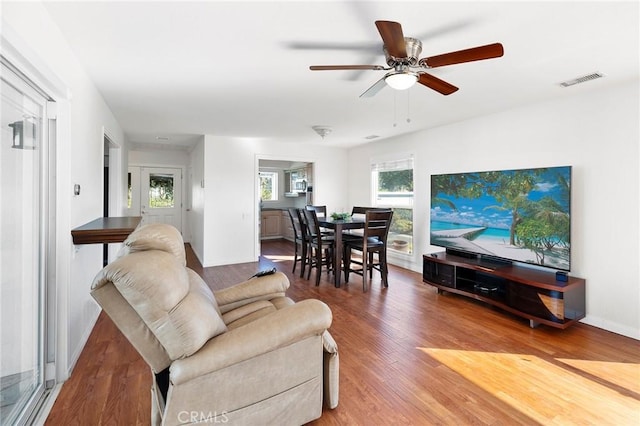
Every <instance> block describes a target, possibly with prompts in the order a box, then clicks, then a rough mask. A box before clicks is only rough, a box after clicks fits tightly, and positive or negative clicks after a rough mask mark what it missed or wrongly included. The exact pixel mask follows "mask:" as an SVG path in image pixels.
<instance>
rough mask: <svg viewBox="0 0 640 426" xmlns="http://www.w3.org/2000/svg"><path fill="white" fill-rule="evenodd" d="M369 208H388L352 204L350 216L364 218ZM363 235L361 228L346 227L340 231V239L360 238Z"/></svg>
mask: <svg viewBox="0 0 640 426" xmlns="http://www.w3.org/2000/svg"><path fill="white" fill-rule="evenodd" d="M370 210H382V211H384V210H389V209H388V208H381V207H364V206H353V208H352V209H351V218H352V219H365V215H366V214H367V212H368V211H370ZM363 235H364V230H363V229H347V230H345V231H342V239H343V240H347V239H354V238H362V236H363Z"/></svg>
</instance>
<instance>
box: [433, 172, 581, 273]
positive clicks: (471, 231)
mask: <svg viewBox="0 0 640 426" xmlns="http://www.w3.org/2000/svg"><path fill="white" fill-rule="evenodd" d="M570 206H571V167H570V166H565V167H548V168H535V169H520V170H501V171H490V172H473V173H454V174H442V175H432V176H431V218H430V225H431V230H430V232H431V244H432V245H437V246H441V247H448V248H451V249H457V250H462V251H465V252H471V253H477V254H481V255H485V256H492V257H499V258H505V259H510V260H514V261H518V262H523V263H531V264H536V265H541V266H546V267H550V268H556V269H562V270H567V271H568V270H569V268H570V257H571V256H570V253H571V241H570V238H571V219H570V216H571V209H570Z"/></svg>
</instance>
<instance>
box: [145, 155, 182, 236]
mask: <svg viewBox="0 0 640 426" xmlns="http://www.w3.org/2000/svg"><path fill="white" fill-rule="evenodd" d="M140 216H142V223H143V224H147V223H168V224H170V225H173V226H175V227H176V228H178V230H179V231H180V232H182V170H180V169H174V168H165V167H141V168H140Z"/></svg>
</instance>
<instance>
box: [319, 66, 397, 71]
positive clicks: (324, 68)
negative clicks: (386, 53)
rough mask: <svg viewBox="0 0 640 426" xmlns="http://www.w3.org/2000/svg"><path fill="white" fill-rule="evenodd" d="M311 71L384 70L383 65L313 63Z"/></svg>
mask: <svg viewBox="0 0 640 426" xmlns="http://www.w3.org/2000/svg"><path fill="white" fill-rule="evenodd" d="M309 69H310V70H311V71H335V70H374V71H379V70H384V69H386V68H385V67H383V66H382V65H311V66H310V67H309Z"/></svg>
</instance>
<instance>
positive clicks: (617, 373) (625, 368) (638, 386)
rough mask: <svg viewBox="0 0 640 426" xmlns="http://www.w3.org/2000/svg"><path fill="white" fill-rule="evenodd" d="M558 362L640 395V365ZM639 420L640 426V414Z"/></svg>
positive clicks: (602, 362) (567, 360)
mask: <svg viewBox="0 0 640 426" xmlns="http://www.w3.org/2000/svg"><path fill="white" fill-rule="evenodd" d="M558 361H560V362H564V363H565V364H568V365H570V366H572V367H574V368H577V369H578V370H582V371H584V372H585V373H589V374H591V375H592V376H597V377H600V378H601V379H604V380H606V381H608V382H611V383H613V384H615V385H617V386H620V387H621V388H625V389H628V390H630V391H633V392H635V393H637V394H638V395H640V364H632V363H624V362H605V361H587V360H583V359H567V358H558ZM638 420H639V424H640V413H638Z"/></svg>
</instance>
